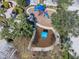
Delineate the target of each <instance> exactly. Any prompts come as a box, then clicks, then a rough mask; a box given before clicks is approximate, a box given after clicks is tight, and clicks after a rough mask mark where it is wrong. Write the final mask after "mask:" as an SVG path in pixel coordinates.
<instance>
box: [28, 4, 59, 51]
mask: <svg viewBox="0 0 79 59" xmlns="http://www.w3.org/2000/svg"><path fill="white" fill-rule="evenodd" d="M33 17H35V18H33ZM49 19H50V16H49V13H48V10H47V7H46V5H43V4H37V5H35V6H34V8H33V10H32V11H31V10H30V15H29V17H28V20H31V21H30V22H32V23H34V24H32V25H33V26H35V27H34V28H35V29H34V34H33V36H32V39H31V41H30V42H29V46H28V50H30V51H49V50H52V49H53V46H54V45H56V44H58V43H59V36H58V33H56V31H55V30H54V28H53V27H52V22H51V20H49ZM57 37H58V38H57Z"/></svg>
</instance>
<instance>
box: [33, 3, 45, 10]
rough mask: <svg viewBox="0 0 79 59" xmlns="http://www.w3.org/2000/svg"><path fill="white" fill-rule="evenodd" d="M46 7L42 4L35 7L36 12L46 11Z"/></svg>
mask: <svg viewBox="0 0 79 59" xmlns="http://www.w3.org/2000/svg"><path fill="white" fill-rule="evenodd" d="M45 9H46V7H45V6H44V5H42V4H38V5H36V6H35V7H34V11H45Z"/></svg>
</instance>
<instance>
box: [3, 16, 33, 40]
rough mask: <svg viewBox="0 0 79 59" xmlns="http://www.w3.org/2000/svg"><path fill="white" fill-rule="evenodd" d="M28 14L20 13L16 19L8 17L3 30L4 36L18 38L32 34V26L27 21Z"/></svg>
mask: <svg viewBox="0 0 79 59" xmlns="http://www.w3.org/2000/svg"><path fill="white" fill-rule="evenodd" d="M26 20H27V16H26V15H25V14H20V15H18V16H17V18H16V19H8V20H7V21H6V23H4V24H5V25H4V28H3V30H2V32H1V35H2V38H10V39H16V38H18V37H29V38H31V36H32V26H31V25H30V24H29V23H28V22H27V21H26Z"/></svg>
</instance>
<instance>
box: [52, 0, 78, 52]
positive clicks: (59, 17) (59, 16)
mask: <svg viewBox="0 0 79 59" xmlns="http://www.w3.org/2000/svg"><path fill="white" fill-rule="evenodd" d="M71 4H72V0H59V1H58V6H57V13H54V14H52V17H51V18H52V24H53V26H54V27H55V28H56V29H57V31H58V32H59V34H60V42H61V46H62V48H63V49H66V52H67V51H68V49H69V47H67V44H65V43H67V41H68V40H69V39H68V35H69V33H72V34H73V35H74V34H75V35H79V30H78V29H79V20H78V19H79V16H78V15H77V11H74V12H72V11H67V9H68V6H69V5H71Z"/></svg>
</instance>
